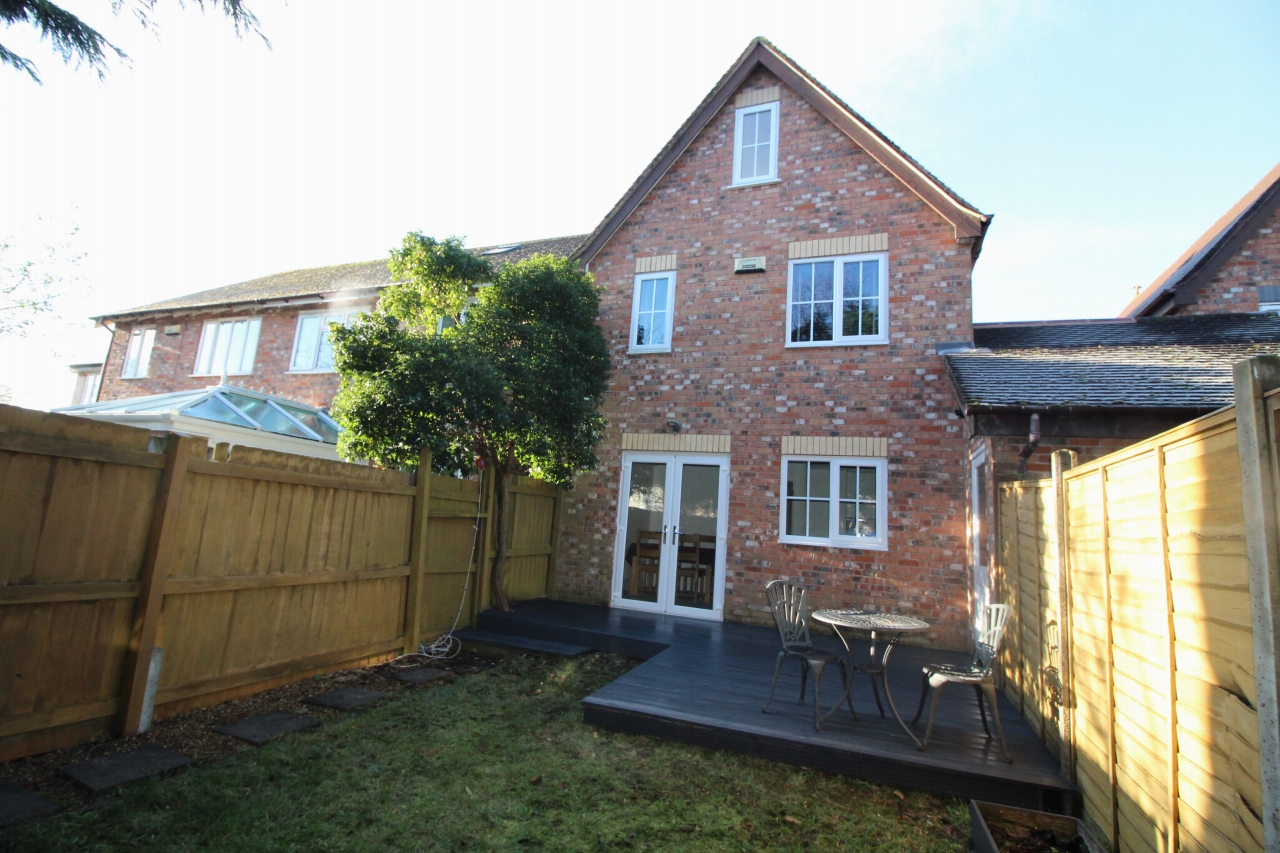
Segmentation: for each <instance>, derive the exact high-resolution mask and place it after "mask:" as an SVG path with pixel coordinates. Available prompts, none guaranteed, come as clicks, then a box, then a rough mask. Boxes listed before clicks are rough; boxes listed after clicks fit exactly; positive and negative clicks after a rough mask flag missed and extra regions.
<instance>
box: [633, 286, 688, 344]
mask: <svg viewBox="0 0 1280 853" xmlns="http://www.w3.org/2000/svg"><path fill="white" fill-rule="evenodd" d="M675 297H676V274H675V271H674V270H668V271H667V272H646V273H640V274H638V275H637V276H636V285H635V294H634V296H633V297H632V303H631V344H630V347H629V349H630V351H631V352H671V325H672V315H673V314H674V313H675V311H674V309H675V304H676V299H675Z"/></svg>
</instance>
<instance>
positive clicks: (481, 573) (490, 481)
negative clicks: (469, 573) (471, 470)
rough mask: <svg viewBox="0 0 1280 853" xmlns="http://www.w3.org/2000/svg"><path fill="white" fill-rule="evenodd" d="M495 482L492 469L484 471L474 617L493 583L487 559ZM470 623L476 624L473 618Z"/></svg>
mask: <svg viewBox="0 0 1280 853" xmlns="http://www.w3.org/2000/svg"><path fill="white" fill-rule="evenodd" d="M495 483H496V475H494V473H493V472H492V471H486V472H485V473H484V483H483V486H484V488H483V489H481V491H480V510H481V512H483V513H485V519H484V535H483V536H481V537H480V553H479V554H477V555H476V585H475V597H474V598H473V600H472V608H471V609H472V612H473V614H474V616H475V617H479V615H480V613H481V612H482V611H483V610H485V609H487V608H488V606H489V594H490V586H491V585H492V583H493V573H492V572H491V571H490V568H491V566H492V563H491V561H490V559H489V552H490V550H492V548H493V525H494V524H495V523H497V520H498V519H497V517H496V516H497V513H496V512H495V509H494V495H495V494H496V492H497V489H496V488H495ZM471 624H473V625H474V624H476V620H475V619H474V618H473V619H472V623H471Z"/></svg>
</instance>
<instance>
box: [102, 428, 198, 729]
mask: <svg viewBox="0 0 1280 853" xmlns="http://www.w3.org/2000/svg"><path fill="white" fill-rule="evenodd" d="M193 441H203V439H184V438H182V437H181V436H178V435H173V434H170V436H169V439H168V446H167V447H166V448H165V454H164V471H163V473H161V475H160V487H159V489H158V491H157V493H156V505H155V511H154V512H153V513H152V516H151V532H150V534H149V536H148V538H147V550H146V553H145V555H144V557H143V560H142V576H141V578H140V580H141V582H142V586H141V589H140V591H139V593H138V603H137V606H136V607H135V609H134V612H133V630H132V631H131V633H130V635H129V650H128V652H127V653H126V655H125V662H124V683H123V685H122V686H121V690H120V706H119V708H120V710H119V716H118V719H117V728H118V729H119V731H120V733H121V735H122V736H124V737H129V736H130V735H136V734H138V732H139V730H140V728H141V726H142V706H143V703H144V701H145V700H146V694H147V676H148V674H149V673H150V670H151V654H152V652H153V651H154V649H155V645H156V631H157V630H158V629H159V626H160V613H161V608H162V605H163V603H164V583H165V578H166V577H168V574H169V570H170V569H171V568H172V566H173V562H174V556H175V554H174V551H175V549H176V547H177V533H178V531H177V525H178V511H179V508H180V507H181V505H182V492H183V487H184V485H185V482H186V477H187V463H188V462H190V460H191V446H192V442H193Z"/></svg>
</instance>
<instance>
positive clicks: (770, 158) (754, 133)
mask: <svg viewBox="0 0 1280 853" xmlns="http://www.w3.org/2000/svg"><path fill="white" fill-rule="evenodd" d="M777 179H778V102H777V101H774V102H773V103H770V104H759V105H757V106H754V107H742V108H741V109H739V110H738V118H737V123H736V126H735V128H734V144H733V184H734V186H741V185H743V184H761V183H764V182H766V181H776V180H777Z"/></svg>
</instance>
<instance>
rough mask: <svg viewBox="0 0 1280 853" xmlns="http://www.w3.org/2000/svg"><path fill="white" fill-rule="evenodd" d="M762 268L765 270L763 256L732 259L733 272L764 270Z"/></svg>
mask: <svg viewBox="0 0 1280 853" xmlns="http://www.w3.org/2000/svg"><path fill="white" fill-rule="evenodd" d="M764 270H765V263H764V257H763V256H761V257H759V258H734V259H733V271H734V273H740V272H764Z"/></svg>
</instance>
